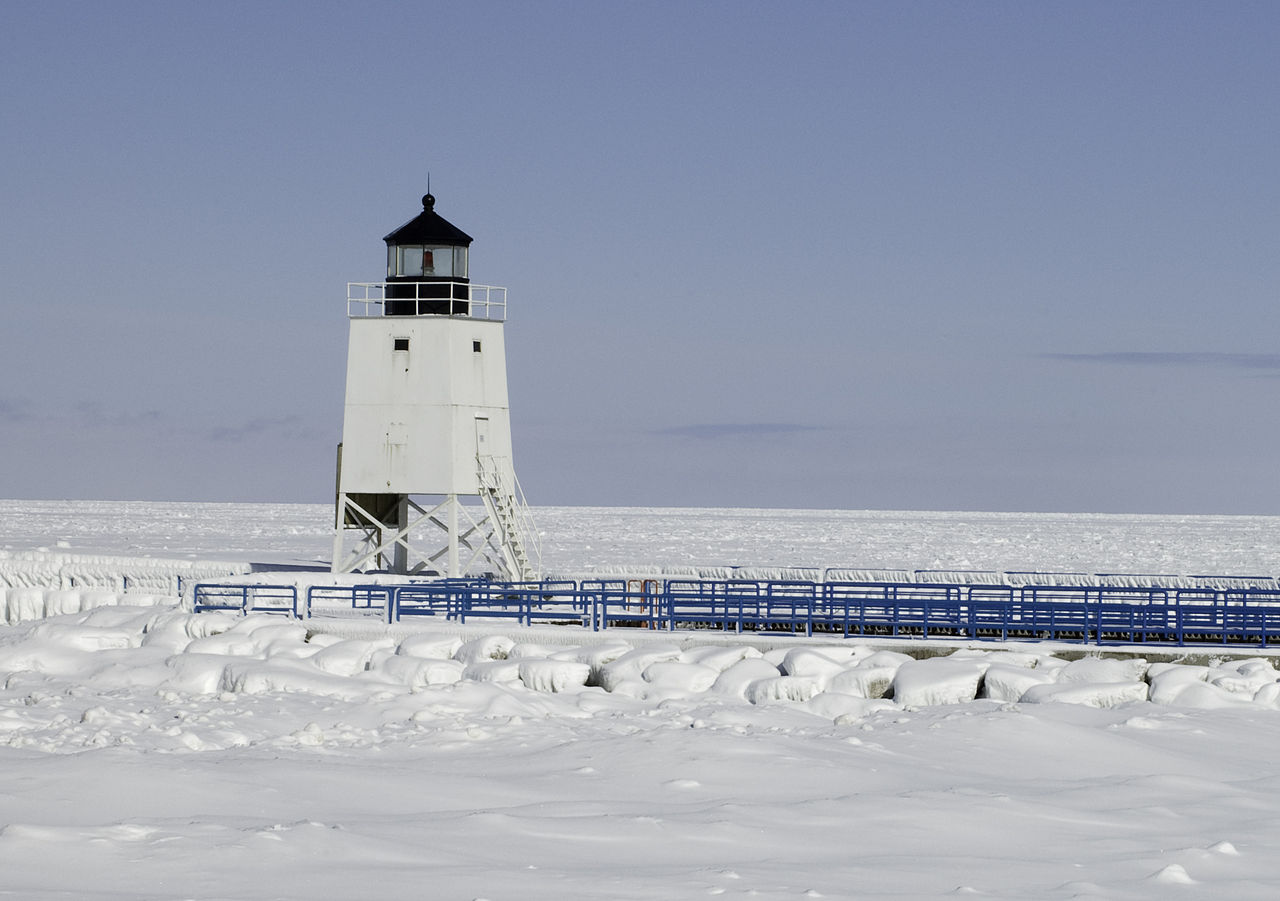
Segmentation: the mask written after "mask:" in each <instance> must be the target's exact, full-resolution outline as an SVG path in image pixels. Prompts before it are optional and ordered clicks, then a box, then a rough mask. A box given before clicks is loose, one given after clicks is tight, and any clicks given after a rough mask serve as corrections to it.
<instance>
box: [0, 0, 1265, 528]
mask: <svg viewBox="0 0 1280 901" xmlns="http://www.w3.org/2000/svg"><path fill="white" fill-rule="evenodd" d="M1277 47H1280V4H1275V3H1270V2H1264V3H1178V2H1159V3H1110V2H1107V3H1058V4H1048V3H1025V2H1015V3H994V2H993V3H853V2H840V3H787V4H783V3H775V2H770V3H750V2H722V3H661V2H643V3H611V2H592V3H587V2H583V3H485V2H480V3H394V4H378V3H350V4H346V3H342V4H334V3H283V2H275V3H257V2H252V3H249V2H246V3H221V2H214V3H209V2H204V3H183V2H156V3H131V2H112V3H97V2H92V3H61V2H41V3H29V2H16V0H9V2H4V3H0V84H2V85H3V88H0V92H2V93H0V121H3V123H4V127H3V134H4V140H3V142H0V208H2V212H0V290H2V291H3V294H4V297H3V302H4V309H5V325H4V328H3V330H2V331H0V446H2V447H3V456H2V460H3V465H0V497H24V498H64V497H65V498H120V499H127V498H138V499H175V500H185V499H191V500H247V501H248V500H262V501H268V500H271V501H275V500H279V501H329V500H331V498H332V491H333V457H334V446H335V444H336V443H337V441H338V440H339V438H340V433H341V426H342V401H343V379H344V367H345V354H346V329H347V321H346V318H345V308H344V298H345V292H346V283H347V282H348V281H367V280H377V279H379V278H380V277H381V276H382V275H383V274H384V272H385V269H384V266H385V262H384V259H385V254H384V245H383V243H382V241H381V238H382V236H383V235H385V234H386V233H387V232H389V231H391V230H392V229H394V228H395V227H397V226H398V225H400V224H401V223H403V222H404V221H406V220H407V219H409V218H411V217H412V216H413V215H415V214H416V213H417V212H418V210H419V209H420V206H419V197H420V196H421V194H422V193H423V191H424V188H425V183H426V178H427V173H428V171H430V173H431V185H432V189H433V192H434V193H435V195H436V197H437V198H438V200H437V210H438V211H439V212H440V213H441V214H443V215H444V216H445V217H446V218H448V219H449V220H451V221H452V222H454V223H455V224H456V225H458V226H459V227H460V228H462V229H463V230H465V231H467V232H468V233H470V234H471V235H472V236H474V238H475V243H474V245H473V246H472V258H471V261H472V277H473V280H474V281H477V282H480V283H485V284H497V285H505V286H507V287H508V288H509V290H510V317H509V322H508V325H507V353H508V369H509V376H510V380H511V405H512V421H513V427H514V430H515V443H516V461H515V462H516V469H517V471H518V473H519V474H520V478H521V481H522V482H523V483H524V486H525V489H526V491H527V493H528V494H529V496H530V500H531V501H532V502H533V503H534V504H535V505H537V504H605V505H620V504H634V505H669V504H679V505H711V506H775V507H838V508H854V509H950V510H1027V511H1116V512H1153V513H1154V512H1187V513H1193V512H1215V513H1272V514H1280V469H1278V467H1277V463H1276V457H1277V448H1280V346H1277V340H1276V339H1277V336H1278V335H1280V164H1278V162H1277V161H1278V160H1280V52H1277V49H1276V48H1277Z"/></svg>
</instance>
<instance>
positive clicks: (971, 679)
mask: <svg viewBox="0 0 1280 901" xmlns="http://www.w3.org/2000/svg"><path fill="white" fill-rule="evenodd" d="M983 669H984V667H983V666H982V665H981V664H979V663H976V662H975V661H973V660H971V659H970V660H955V659H952V658H950V657H933V658H930V659H928V660H910V661H908V662H906V663H904V664H902V666H900V667H898V672H897V673H896V674H895V675H894V677H893V700H894V703H896V704H901V705H902V706H903V707H925V706H935V705H938V704H960V703H963V702H964V701H972V700H973V699H974V698H975V697H977V695H978V686H979V684H980V683H981V681H982V671H983Z"/></svg>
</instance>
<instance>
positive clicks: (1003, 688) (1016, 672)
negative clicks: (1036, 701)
mask: <svg viewBox="0 0 1280 901" xmlns="http://www.w3.org/2000/svg"><path fill="white" fill-rule="evenodd" d="M1053 681H1054V674H1053V673H1052V672H1045V671H1044V670H1040V669H1028V668H1027V667H1025V666H1018V665H1012V666H1011V665H1009V664H1004V663H995V664H992V665H991V666H989V667H987V672H986V675H984V676H983V679H982V696H983V697H984V698H989V699H991V700H992V701H1006V702H1012V701H1020V700H1022V696H1023V694H1025V693H1026V691H1027V689H1028V688H1030V687H1031V686H1033V685H1045V684H1047V683H1050V682H1053Z"/></svg>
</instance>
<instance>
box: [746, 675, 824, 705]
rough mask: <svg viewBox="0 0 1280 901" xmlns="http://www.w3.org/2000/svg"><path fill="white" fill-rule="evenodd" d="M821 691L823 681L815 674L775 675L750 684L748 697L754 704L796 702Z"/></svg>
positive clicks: (807, 698) (805, 699) (747, 692)
mask: <svg viewBox="0 0 1280 901" xmlns="http://www.w3.org/2000/svg"><path fill="white" fill-rule="evenodd" d="M821 691H822V683H821V681H820V680H819V679H816V678H814V677H813V676H775V677H773V678H771V679H757V680H756V681H755V682H752V683H751V684H750V685H748V686H747V691H746V698H747V700H748V701H750V702H751V703H752V704H772V703H778V702H788V703H795V702H799V701H807V700H809V699H810V698H812V697H813V696H814V695H816V694H818V693H819V692H821Z"/></svg>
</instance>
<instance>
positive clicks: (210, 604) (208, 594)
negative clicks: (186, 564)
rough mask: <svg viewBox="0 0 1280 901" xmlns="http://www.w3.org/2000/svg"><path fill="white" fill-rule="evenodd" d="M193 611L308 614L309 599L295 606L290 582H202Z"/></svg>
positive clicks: (195, 598)
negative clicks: (227, 583) (225, 583)
mask: <svg viewBox="0 0 1280 901" xmlns="http://www.w3.org/2000/svg"><path fill="white" fill-rule="evenodd" d="M193 600H194V609H195V612H196V613H203V612H205V611H207V610H230V611H233V612H236V613H278V614H287V615H289V616H292V617H294V618H295V619H306V618H307V617H309V616H310V615H311V606H310V601H309V599H308V600H307V602H306V603H304V605H303V606H302V607H299V606H298V589H297V588H296V587H295V586H293V585H248V584H246V585H224V584H219V583H208V582H202V583H200V584H198V585H196V587H195V589H194V593H193Z"/></svg>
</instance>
